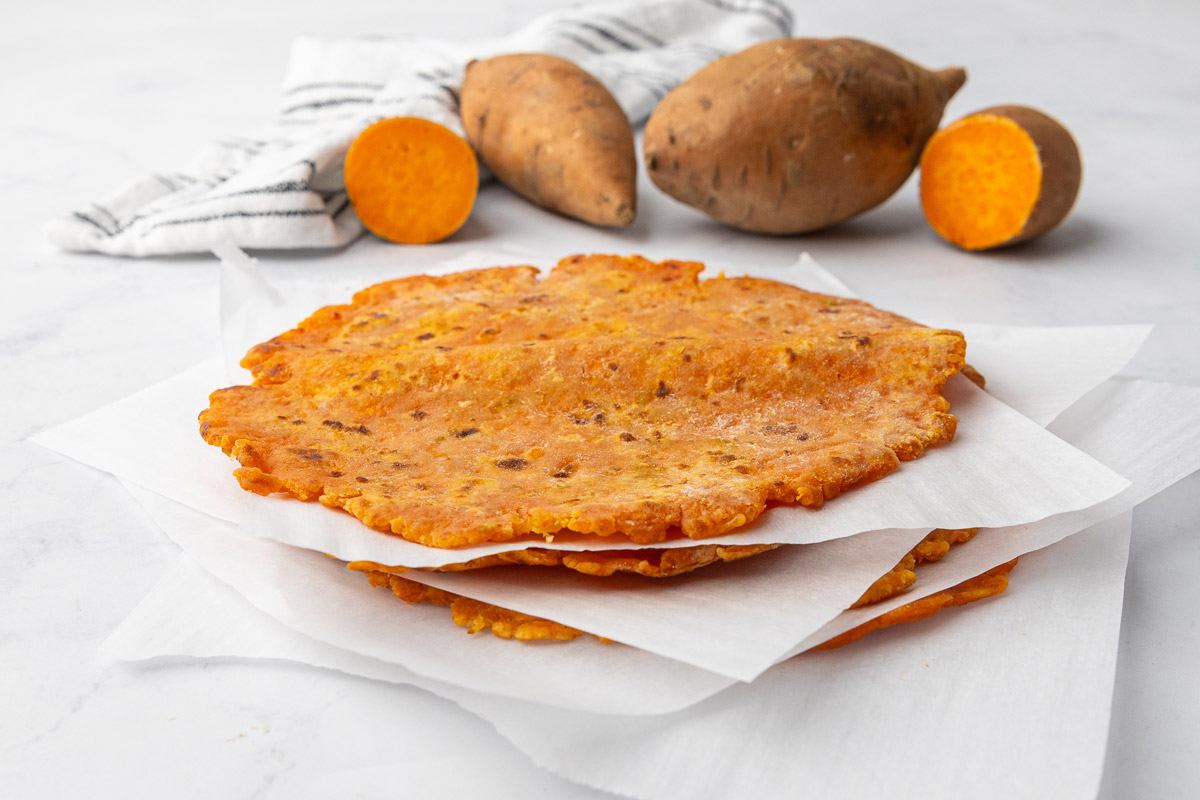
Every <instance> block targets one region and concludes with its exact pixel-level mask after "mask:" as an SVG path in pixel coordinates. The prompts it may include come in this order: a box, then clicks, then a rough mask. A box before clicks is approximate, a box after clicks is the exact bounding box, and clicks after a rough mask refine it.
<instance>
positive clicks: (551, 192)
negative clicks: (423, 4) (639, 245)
mask: <svg viewBox="0 0 1200 800" xmlns="http://www.w3.org/2000/svg"><path fill="white" fill-rule="evenodd" d="M460 101H461V106H460V107H461V113H462V120H463V127H464V128H465V129H466V132H467V139H468V140H469V141H470V142H471V145H472V146H473V147H474V148H475V151H476V153H478V155H479V158H480V160H481V161H483V163H484V164H486V165H487V167H488V168H489V169H490V170H491V171H492V172H493V173H494V174H495V176H496V177H497V178H498V179H499V180H500V181H501V182H502V183H504V184H505V185H507V186H508V187H509V188H511V189H512V190H514V191H515V192H517V193H518V194H520V195H522V196H523V197H525V198H527V199H529V200H532V201H533V202H534V203H537V204H538V205H540V206H542V207H543V208H547V209H550V210H551V211H555V212H558V213H560V214H563V215H565V216H568V217H573V218H575V219H579V220H583V221H584V222H589V223H591V224H593V225H601V226H615V227H620V226H625V225H628V224H630V223H631V222H633V219H634V216H635V215H636V212H637V204H636V195H635V191H636V184H637V155H636V151H635V149H634V145H633V128H632V126H631V125H630V124H629V119H628V117H626V116H625V112H624V111H623V110H622V109H621V107H620V105H619V104H618V103H617V101H616V99H615V98H614V97H613V96H612V94H611V93H609V91H608V90H607V89H606V88H604V85H603V84H601V83H600V82H599V81H598V80H596V79H595V78H594V77H593V76H592V75H590V74H589V73H588V72H586V71H585V70H583V69H582V68H580V67H579V66H577V65H575V64H573V63H571V62H570V61H566V60H564V59H561V58H558V57H557V56H552V55H547V54H544V53H517V54H511V55H502V56H496V57H494V58H489V59H486V60H482V61H473V62H471V63H469V64H468V65H467V69H466V75H465V77H464V79H463V86H462V95H461V98H460Z"/></svg>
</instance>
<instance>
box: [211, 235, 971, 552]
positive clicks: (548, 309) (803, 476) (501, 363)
mask: <svg viewBox="0 0 1200 800" xmlns="http://www.w3.org/2000/svg"><path fill="white" fill-rule="evenodd" d="M702 268H703V267H702V265H700V264H696V263H693V262H672V261H668V262H663V263H653V262H649V261H646V260H645V259H641V258H637V257H632V258H620V257H615V256H586V257H585V256H576V257H573V258H570V259H566V260H564V261H563V262H561V263H560V264H559V265H558V267H556V268H555V269H554V270H553V271H552V272H551V273H550V274H549V275H548V276H547V277H546V278H545V279H544V280H541V281H538V280H537V271H536V270H535V269H534V268H532V267H506V268H495V269H487V270H478V271H473V272H467V273H459V274H456V275H450V276H446V277H424V276H422V277H416V278H404V279H400V280H395V281H390V282H387V283H383V284H380V285H378V286H374V287H371V288H369V289H366V290H364V291H363V292H360V293H359V294H358V295H356V296H355V298H354V300H353V302H352V303H350V304H349V305H343V306H331V307H328V308H324V309H321V310H320V311H318V312H317V313H316V314H314V315H313V316H312V317H310V318H309V319H308V320H305V321H304V322H303V323H301V325H300V326H299V327H298V328H297V329H296V330H293V331H289V332H287V333H285V334H283V335H281V336H279V337H276V338H275V339H272V340H271V341H269V342H266V343H264V344H261V345H258V346H256V347H255V348H253V349H252V350H251V351H250V352H249V353H248V354H247V356H246V359H245V360H244V361H243V364H244V365H245V366H246V367H248V368H249V369H250V370H251V371H252V372H253V373H254V375H255V382H254V385H253V386H235V387H230V388H228V389H223V390H220V391H217V392H214V393H213V395H212V396H211V398H210V407H209V408H208V409H206V410H205V411H204V412H202V414H201V415H200V418H201V433H202V435H203V436H204V438H205V440H206V441H208V442H209V443H211V444H214V445H218V446H220V447H221V448H222V449H223V450H225V452H227V453H229V454H231V455H233V456H234V457H235V458H236V459H237V460H238V461H239V462H241V464H242V466H241V468H240V469H238V470H236V471H235V475H236V476H237V478H238V480H239V482H240V483H241V485H242V486H243V488H245V489H247V490H249V491H253V492H256V493H259V494H267V493H271V492H287V493H290V494H292V495H294V496H295V497H298V498H300V499H302V500H312V499H318V500H320V501H321V502H322V503H324V504H326V505H329V506H332V507H337V508H343V509H345V510H346V511H348V512H350V513H351V514H353V515H354V516H356V517H358V518H359V519H361V520H362V521H363V522H365V523H366V524H368V525H370V526H372V527H375V528H378V529H380V530H385V531H390V532H392V533H395V534H398V535H401V536H403V537H405V538H406V539H409V540H411V541H415V542H419V543H422V544H426V545H431V546H436V547H456V546H461V545H467V544H477V543H481V542H496V541H510V540H514V539H518V538H522V537H525V536H527V535H530V534H535V535H543V536H553V535H554V534H555V533H557V532H560V531H565V530H569V531H576V532H580V533H584V534H596V535H601V536H608V535H613V534H623V535H624V536H626V537H628V539H629V540H630V541H631V542H633V543H636V544H644V543H651V542H658V541H662V540H663V539H666V538H668V537H671V536H675V535H679V534H682V535H685V536H689V537H691V538H695V539H701V538H705V537H710V536H715V535H719V534H722V533H726V532H729V531H732V530H735V529H737V528H739V527H741V526H743V525H745V524H747V523H748V522H750V521H752V520H753V519H755V518H756V517H758V515H759V514H761V513H762V512H763V510H764V508H765V507H766V506H767V504H768V503H772V502H782V503H798V504H800V505H804V506H809V507H814V508H815V507H817V506H820V505H821V504H822V503H823V502H824V501H825V500H827V499H830V498H832V497H835V496H836V495H838V494H839V493H840V492H842V491H843V490H845V489H847V488H850V487H852V486H854V485H856V484H859V483H862V482H864V481H868V480H874V479H877V478H879V477H882V476H883V475H885V474H887V473H888V472H891V471H892V470H894V469H895V468H896V467H897V465H898V463H899V461H901V460H908V459H912V458H916V457H917V456H919V455H920V454H921V453H922V452H923V451H924V449H925V448H926V447H929V446H932V445H935V444H938V443H940V442H943V441H946V440H949V439H950V438H952V437H953V435H954V428H955V424H956V421H955V418H954V417H953V416H952V415H950V414H949V413H947V409H948V403H947V402H946V401H945V399H944V398H942V397H941V394H940V392H941V389H942V386H943V385H944V383H945V381H946V380H947V379H948V378H949V377H950V376H951V375H953V374H954V373H955V372H956V371H958V370H959V369H961V367H962V366H963V357H964V353H965V343H964V342H963V339H962V336H961V334H958V333H955V332H952V331H941V330H932V329H929V328H925V327H922V326H920V325H917V324H915V323H913V322H911V321H909V320H906V319H904V318H903V317H900V316H898V315H895V314H891V313H888V312H885V311H880V310H878V309H875V308H874V307H873V306H870V305H869V304H867V303H862V302H859V301H855V300H847V299H843V298H835V297H831V296H828V295H821V294H815V293H811V292H805V291H803V290H801V289H797V288H795V287H792V286H788V285H786V284H781V283H777V282H774V281H767V280H761V279H753V278H736V279H727V278H723V277H720V278H714V279H711V280H707V281H703V282H700V281H698V275H699V272H700V271H701V270H702Z"/></svg>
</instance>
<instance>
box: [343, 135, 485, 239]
mask: <svg viewBox="0 0 1200 800" xmlns="http://www.w3.org/2000/svg"><path fill="white" fill-rule="evenodd" d="M345 176H346V194H347V195H348V196H349V197H350V202H351V204H352V205H353V206H354V210H355V212H356V213H357V214H358V218H359V219H360V220H362V223H363V225H365V226H366V227H367V229H368V230H370V231H371V232H372V233H374V234H376V235H377V236H380V237H382V238H384V239H388V240H390V241H393V242H400V243H402V244H427V243H429V242H438V241H441V240H442V239H445V238H446V237H448V236H450V235H451V234H452V233H454V232H455V231H457V230H458V229H459V228H460V227H462V225H463V223H464V222H466V221H467V217H468V216H469V215H470V213H471V208H472V206H473V205H474V204H475V195H476V193H477V192H478V191H479V166H478V164H477V163H476V161H475V153H474V152H473V151H472V150H471V146H470V145H468V144H467V143H466V142H465V141H463V139H462V137H460V136H458V135H457V134H456V133H454V132H453V131H451V130H450V129H449V128H446V127H444V126H442V125H439V124H437V123H436V122H431V121H430V120H427V119H419V118H417V117H393V118H391V119H385V120H380V121H379V122H376V123H375V124H373V125H371V126H370V127H368V128H367V129H366V130H364V131H363V132H362V133H361V134H359V135H358V138H356V139H355V140H354V143H353V144H351V145H350V150H349V151H348V152H347V153H346V164H345Z"/></svg>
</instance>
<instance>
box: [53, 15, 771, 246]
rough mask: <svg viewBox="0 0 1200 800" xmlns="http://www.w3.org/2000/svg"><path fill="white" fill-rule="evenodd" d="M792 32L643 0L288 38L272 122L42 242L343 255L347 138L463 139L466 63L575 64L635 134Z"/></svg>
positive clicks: (135, 188)
mask: <svg viewBox="0 0 1200 800" xmlns="http://www.w3.org/2000/svg"><path fill="white" fill-rule="evenodd" d="M791 28H792V17H791V12H790V11H789V10H788V9H787V7H785V6H784V5H783V4H782V2H780V0H651V1H650V2H637V1H635V2H624V3H604V4H602V5H593V6H587V7H581V8H575V9H570V10H565V11H558V12H554V13H551V14H548V15H546V16H543V17H541V18H539V19H537V20H535V21H534V22H532V23H530V24H529V25H528V26H526V27H525V28H524V29H522V30H520V31H517V32H516V33H513V34H511V35H509V36H504V37H496V38H489V39H476V40H463V41H452V40H433V39H421V38H413V37H404V38H370V39H367V38H363V39H350V40H335V41H329V40H320V39H310V38H303V39H299V40H297V41H296V42H295V43H294V44H293V46H292V54H291V61H290V63H289V65H288V69H287V76H286V79H285V81H284V86H283V93H282V97H281V99H280V106H279V110H278V112H277V114H276V117H275V120H274V122H272V123H271V124H269V125H267V126H266V127H264V128H263V129H261V130H259V131H256V132H255V133H253V134H252V135H250V136H247V137H242V138H234V139H227V140H224V141H220V142H216V143H215V144H212V145H210V146H208V147H207V148H205V149H204V150H203V151H201V152H200V153H199V155H197V156H196V158H195V159H194V160H193V161H192V163H191V164H189V165H188V166H187V167H185V168H184V169H182V170H180V171H178V172H160V173H155V174H153V175H151V176H150V177H148V178H145V179H143V180H140V181H137V182H135V183H132V184H129V185H127V186H125V187H124V188H121V189H119V190H117V191H116V192H114V193H113V194H112V195H110V196H108V197H106V198H104V199H102V200H101V201H99V202H96V203H91V204H89V205H88V206H86V207H84V208H81V209H79V210H77V211H75V212H74V213H73V214H71V216H69V217H66V218H63V219H58V220H54V221H53V222H51V223H50V225H49V226H48V229H47V234H48V236H49V238H50V241H51V242H53V243H54V244H56V245H58V246H59V247H62V248H64V249H67V250H81V251H94V252H101V253H110V254H113V255H126V256H152V255H166V254H172V253H196V252H206V251H209V250H211V249H212V248H213V247H214V246H217V245H219V244H221V243H223V242H233V243H235V244H237V245H239V246H241V247H243V248H246V249H277V248H278V249H294V248H326V247H341V246H343V245H345V244H347V243H348V242H350V241H352V240H353V239H355V238H356V237H357V236H359V235H361V234H362V232H363V226H362V223H361V222H359V220H358V217H357V216H356V215H355V214H354V209H353V208H351V206H350V203H349V201H348V200H347V198H346V191H345V185H344V182H343V180H342V162H343V160H344V157H345V154H346V150H347V148H348V147H349V146H350V143H351V142H352V141H353V140H354V137H355V136H357V135H358V133H359V132H360V131H362V129H363V128H365V127H366V126H367V125H369V124H371V123H372V122H375V121H376V120H379V119H384V118H386V117H397V116H418V117H425V118H427V119H431V120H434V121H435V122H439V123H441V124H443V125H445V126H447V127H449V128H450V129H452V130H455V131H457V132H458V133H460V134H461V133H462V124H461V122H460V121H459V118H458V87H459V85H460V84H461V81H462V75H463V69H464V67H465V66H466V64H467V62H468V61H470V60H471V59H473V58H487V57H489V56H493V55H497V54H500V53H514V52H544V53H553V54H555V55H558V56H561V57H563V58H566V59H569V60H571V61H574V62H576V63H577V64H579V65H580V66H582V67H583V68H584V69H586V70H588V71H589V72H591V73H592V74H593V75H595V76H596V77H597V78H598V79H599V80H600V81H602V82H603V83H604V84H605V85H606V86H607V87H608V89H609V90H610V91H611V92H612V93H613V94H614V95H615V96H616V98H617V100H618V101H619V102H620V104H621V107H622V108H624V109H625V113H626V114H627V115H628V116H629V118H630V121H631V122H633V124H635V125H637V124H639V123H641V122H642V121H644V120H645V119H646V117H647V116H648V115H649V114H650V111H651V109H653V108H654V106H655V104H656V103H657V102H658V101H659V100H660V99H662V97H663V95H665V94H666V93H667V92H668V91H670V89H671V88H672V87H673V86H675V85H676V84H678V83H679V82H680V81H682V80H683V79H685V78H687V77H688V76H689V75H691V74H692V73H694V72H695V71H696V70H698V69H699V68H700V67H702V66H703V65H705V64H706V63H708V62H709V61H712V60H713V59H714V58H717V57H719V56H721V55H724V54H725V53H729V52H734V51H737V50H741V49H743V48H745V47H748V46H749V45H751V44H753V43H754V42H757V41H760V40H763V39H769V38H773V37H778V36H787V35H789V34H790V33H791Z"/></svg>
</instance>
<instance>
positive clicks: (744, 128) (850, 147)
mask: <svg viewBox="0 0 1200 800" xmlns="http://www.w3.org/2000/svg"><path fill="white" fill-rule="evenodd" d="M965 80H966V73H965V72H964V71H963V70H961V69H945V70H942V71H940V72H931V71H929V70H926V69H923V68H922V67H919V66H917V65H916V64H913V63H911V62H909V61H906V60H905V59H903V58H901V57H900V56H898V55H896V54H895V53H892V52H891V51H888V50H885V49H883V48H881V47H878V46H876V45H873V44H870V43H868V42H863V41H858V40H856V39H777V40H773V41H769V42H762V43H760V44H757V45H754V46H753V47H750V48H748V49H746V50H743V51H741V52H739V53H734V54H733V55H729V56H725V57H724V58H720V59H717V60H716V61H714V62H713V63H711V64H709V65H708V66H706V67H704V68H703V69H702V70H700V71H699V72H697V73H696V74H695V75H693V76H692V77H691V78H689V79H688V80H686V81H684V82H683V83H682V84H680V85H679V86H678V87H676V88H675V89H674V91H672V92H671V93H670V94H668V95H667V96H666V97H665V98H664V99H663V101H662V103H660V104H659V106H658V108H657V109H655V111H654V113H653V114H652V115H651V117H650V120H649V122H647V123H646V134H645V141H644V151H645V158H646V168H647V171H648V172H649V174H650V178H651V180H653V181H654V183H655V185H657V186H658V187H659V188H660V189H662V190H663V191H664V192H666V193H667V194H669V195H671V196H672V197H674V198H675V199H677V200H680V201H682V202H684V203H687V204H688V205H691V206H695V207H696V208H698V209H700V210H701V211H703V212H704V213H706V214H708V215H709V216H712V217H714V218H716V219H718V220H720V221H722V222H725V223H727V224H729V225H732V226H734V227H735V228H740V229H742V230H747V231H755V232H760V233H775V234H792V233H804V232H806V231H813V230H817V229H819V228H824V227H826V226H829V225H833V224H834V223H836V222H841V221H842V220H845V219H849V218H850V217H853V216H855V215H857V214H861V213H862V212H864V211H866V210H868V209H870V208H873V207H874V206H877V205H879V204H880V203H882V202H883V201H884V200H886V199H887V198H888V197H890V196H891V195H892V194H893V193H894V192H895V191H896V190H897V189H899V188H900V186H901V185H902V184H903V183H904V181H905V180H907V178H908V176H909V175H910V174H912V171H913V169H914V168H915V167H916V165H917V162H918V160H919V158H920V155H921V148H922V147H923V146H924V145H925V142H926V140H927V139H928V138H929V137H930V136H931V135H932V134H933V132H934V131H935V130H937V127H938V122H939V121H940V120H941V117H942V111H943V109H944V108H945V106H946V103H947V102H948V101H949V99H950V98H951V97H952V96H953V95H954V93H955V92H956V91H958V88H959V87H960V86H962V84H963V81H965Z"/></svg>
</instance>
